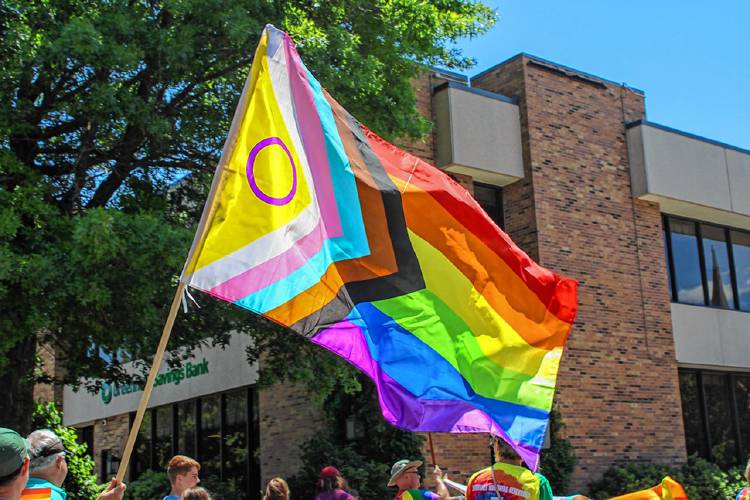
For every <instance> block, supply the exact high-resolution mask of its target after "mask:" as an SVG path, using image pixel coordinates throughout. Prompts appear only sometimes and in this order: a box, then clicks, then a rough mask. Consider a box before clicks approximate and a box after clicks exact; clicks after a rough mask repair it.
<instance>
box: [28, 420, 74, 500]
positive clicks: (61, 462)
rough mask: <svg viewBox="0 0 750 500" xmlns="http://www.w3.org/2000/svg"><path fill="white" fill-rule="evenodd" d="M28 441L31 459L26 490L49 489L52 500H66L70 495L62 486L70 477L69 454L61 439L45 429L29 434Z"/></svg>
mask: <svg viewBox="0 0 750 500" xmlns="http://www.w3.org/2000/svg"><path fill="white" fill-rule="evenodd" d="M26 441H28V443H29V458H30V459H31V461H30V462H29V482H28V483H27V484H26V489H49V490H50V499H51V500H65V498H66V497H67V496H68V494H67V493H65V490H63V489H62V485H63V482H64V481H65V477H66V476H67V475H68V461H67V454H68V452H67V450H66V449H65V447H64V446H63V444H62V442H61V441H60V438H58V437H57V436H56V435H55V433H54V432H52V431H50V430H46V429H43V430H38V431H34V432H32V433H31V434H29V436H28V437H27V438H26Z"/></svg>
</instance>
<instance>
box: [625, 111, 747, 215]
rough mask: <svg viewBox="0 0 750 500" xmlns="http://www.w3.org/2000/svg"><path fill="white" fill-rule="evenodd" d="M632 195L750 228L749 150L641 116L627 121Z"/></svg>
mask: <svg viewBox="0 0 750 500" xmlns="http://www.w3.org/2000/svg"><path fill="white" fill-rule="evenodd" d="M627 139H628V154H629V158H630V175H631V182H632V188H633V195H634V196H636V197H637V198H640V199H644V200H649V201H654V202H657V203H659V205H660V206H661V211H662V212H665V213H670V214H674V215H682V216H685V217H690V218H693V219H699V220H703V221H707V222H715V223H718V224H724V225H728V226H733V227H738V228H744V229H750V151H746V150H743V149H740V148H735V147H733V146H730V145H727V144H722V143H719V142H716V141H711V140H708V139H705V138H702V137H698V136H694V135H691V134H686V133H684V132H680V131H678V130H674V129H671V128H668V127H664V126H662V125H657V124H654V123H650V122H646V121H643V120H640V121H637V122H633V123H630V124H628V125H627Z"/></svg>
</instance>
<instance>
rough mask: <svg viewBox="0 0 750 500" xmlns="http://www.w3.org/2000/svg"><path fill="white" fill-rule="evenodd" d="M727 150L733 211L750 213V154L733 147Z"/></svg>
mask: <svg viewBox="0 0 750 500" xmlns="http://www.w3.org/2000/svg"><path fill="white" fill-rule="evenodd" d="M725 152H726V160H727V172H728V175H729V190H730V191H731V197H732V198H731V200H732V211H733V212H738V213H741V214H747V215H750V154H747V153H742V152H740V151H735V150H733V149H727V150H725Z"/></svg>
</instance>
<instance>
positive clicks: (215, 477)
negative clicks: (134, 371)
mask: <svg viewBox="0 0 750 500" xmlns="http://www.w3.org/2000/svg"><path fill="white" fill-rule="evenodd" d="M257 407H258V406H257V397H256V394H255V390H254V389H253V388H244V389H239V390H235V391H230V392H226V393H222V394H211V395H209V396H204V397H202V398H197V399H193V400H188V401H181V402H179V403H176V404H172V405H165V406H159V407H156V408H152V409H150V410H148V411H147V412H146V413H145V415H144V417H143V424H142V425H141V428H140V431H139V434H138V439H137V440H136V445H135V449H134V450H133V459H132V462H131V465H130V470H131V476H130V480H131V481H132V480H135V479H137V478H138V476H139V475H140V474H142V473H143V472H144V471H145V470H148V469H152V470H156V471H160V472H162V471H164V470H165V469H166V465H167V463H168V462H169V459H170V458H171V457H172V456H173V455H176V454H178V453H179V454H183V455H188V456H192V457H195V458H196V459H197V460H198V461H199V462H200V464H201V474H200V475H201V479H202V481H204V482H205V484H206V487H208V488H209V489H212V488H214V489H215V488H216V487H220V490H221V491H222V492H224V493H226V494H227V495H228V498H236V499H241V500H250V499H256V498H259V497H260V465H259V463H258V461H257V454H256V451H257V443H258V442H259V440H258V432H259V430H258V417H257ZM133 416H134V414H133ZM131 424H132V420H131ZM196 424H197V425H196Z"/></svg>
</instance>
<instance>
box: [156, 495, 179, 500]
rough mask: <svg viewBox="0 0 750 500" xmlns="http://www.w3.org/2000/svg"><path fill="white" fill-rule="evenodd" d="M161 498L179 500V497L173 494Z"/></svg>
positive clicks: (163, 499)
mask: <svg viewBox="0 0 750 500" xmlns="http://www.w3.org/2000/svg"><path fill="white" fill-rule="evenodd" d="M161 500H180V497H178V496H175V495H169V496H166V497H164V498H162V499H161Z"/></svg>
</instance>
